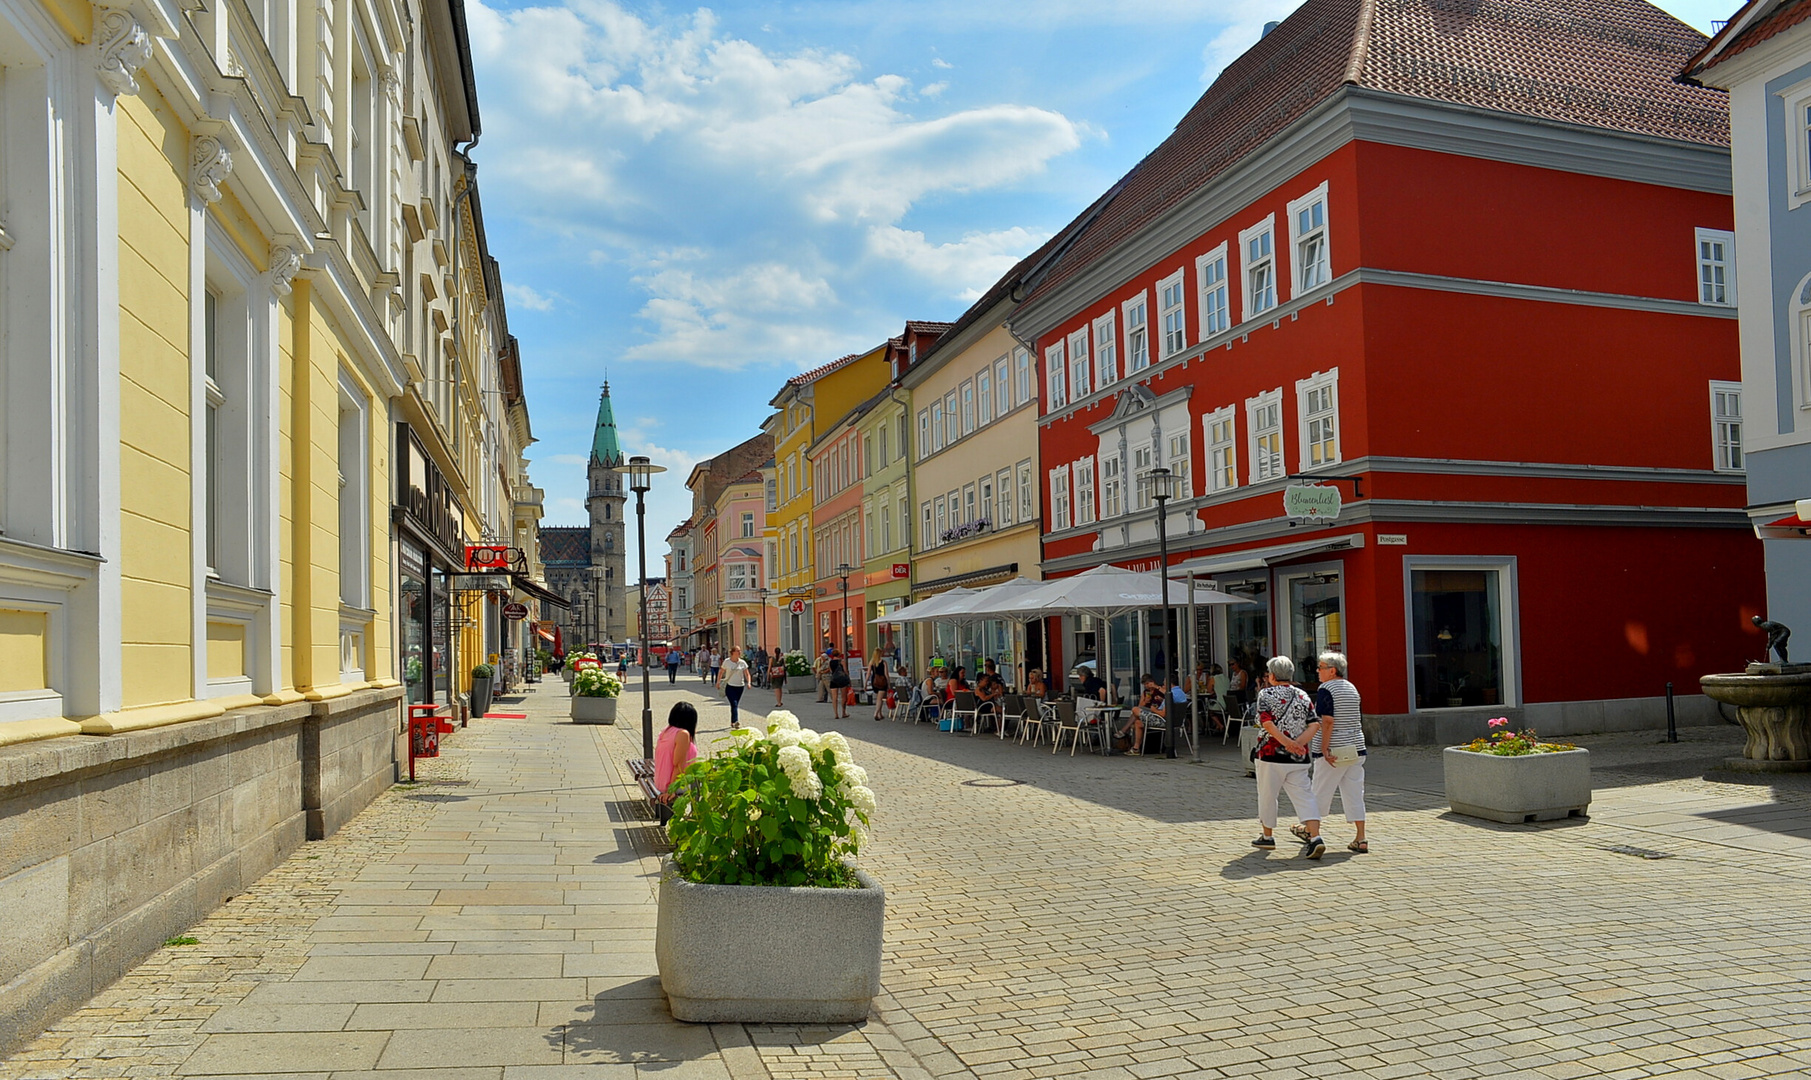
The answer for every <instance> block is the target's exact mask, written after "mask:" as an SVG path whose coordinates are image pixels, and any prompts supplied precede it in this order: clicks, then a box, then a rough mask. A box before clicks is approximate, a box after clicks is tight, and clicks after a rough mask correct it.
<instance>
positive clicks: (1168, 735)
mask: <svg viewBox="0 0 1811 1080" xmlns="http://www.w3.org/2000/svg"><path fill="white" fill-rule="evenodd" d="M1174 481H1175V477H1174V475H1173V474H1171V472H1170V470H1168V469H1166V468H1163V467H1162V466H1158V467H1157V468H1155V469H1152V470H1151V471H1149V472H1147V473H1145V474H1144V475H1143V476H1141V477H1139V478H1138V482H1139V483H1140V484H1143V485H1144V486H1145V487H1146V489H1147V490H1149V491H1150V493H1151V498H1152V500H1154V501H1155V502H1156V503H1157V578H1158V582H1159V584H1158V586H1157V588H1158V590H1159V591H1160V592H1161V593H1162V594H1163V714H1164V715H1165V716H1166V717H1169V722H1167V723H1165V724H1164V725H1163V756H1164V757H1167V758H1174V757H1175V756H1176V724H1177V723H1178V722H1179V721H1180V720H1181V717H1179V716H1173V715H1171V714H1172V713H1174V712H1175V711H1176V703H1175V701H1174V697H1175V695H1174V693H1173V692H1172V691H1173V690H1174V688H1175V686H1176V643H1175V641H1174V639H1173V635H1172V634H1171V633H1170V541H1169V536H1168V534H1167V532H1166V530H1165V525H1166V518H1165V514H1164V505H1163V504H1164V503H1166V502H1168V501H1169V500H1170V499H1172V498H1174V497H1175V494H1176V492H1175V489H1174V487H1173V486H1172V485H1173V483H1174Z"/></svg>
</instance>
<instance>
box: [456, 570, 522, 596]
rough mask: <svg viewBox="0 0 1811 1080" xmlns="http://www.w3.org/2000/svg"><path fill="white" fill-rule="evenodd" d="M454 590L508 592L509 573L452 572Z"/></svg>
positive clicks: (509, 583)
mask: <svg viewBox="0 0 1811 1080" xmlns="http://www.w3.org/2000/svg"><path fill="white" fill-rule="evenodd" d="M449 576H450V577H451V578H452V583H453V591H454V592H508V591H509V589H510V586H511V584H512V583H511V581H510V578H509V575H508V574H452V575H449Z"/></svg>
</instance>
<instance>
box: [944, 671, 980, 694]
mask: <svg viewBox="0 0 1811 1080" xmlns="http://www.w3.org/2000/svg"><path fill="white" fill-rule="evenodd" d="M972 689H974V688H973V687H971V686H969V685H968V669H967V668H963V667H958V668H957V669H956V674H954V675H952V676H951V677H950V681H949V684H948V685H946V686H945V687H944V688H943V699H944V700H945V701H954V700H956V695H957V694H966V693H968V692H969V691H971V690H972Z"/></svg>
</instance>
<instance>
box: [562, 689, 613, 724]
mask: <svg viewBox="0 0 1811 1080" xmlns="http://www.w3.org/2000/svg"><path fill="white" fill-rule="evenodd" d="M572 722H573V723H575V724H614V723H616V699H615V698H613V697H586V696H585V695H583V694H574V695H572Z"/></svg>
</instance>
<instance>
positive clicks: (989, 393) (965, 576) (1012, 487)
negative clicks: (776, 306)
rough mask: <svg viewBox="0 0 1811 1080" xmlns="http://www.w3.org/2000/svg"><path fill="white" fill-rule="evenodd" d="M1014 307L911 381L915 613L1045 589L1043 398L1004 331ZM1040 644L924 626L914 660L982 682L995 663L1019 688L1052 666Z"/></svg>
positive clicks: (974, 314) (1019, 636) (924, 365)
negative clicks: (981, 672)
mask: <svg viewBox="0 0 1811 1080" xmlns="http://www.w3.org/2000/svg"><path fill="white" fill-rule="evenodd" d="M999 291H1000V290H996V292H999ZM1011 307H1012V301H1011V299H1010V297H1009V295H1006V294H1004V293H1002V294H1001V295H999V296H998V298H997V299H992V300H989V299H988V298H983V303H982V304H978V305H977V306H976V307H975V308H971V309H970V310H969V311H968V312H967V313H966V314H964V315H963V317H962V319H961V320H959V321H958V322H957V323H956V324H955V326H954V327H953V328H951V329H950V330H949V331H948V332H947V333H945V334H943V336H942V337H941V338H939V339H938V340H937V342H936V344H935V345H934V346H933V347H932V348H931V349H930V350H929V351H928V352H927V353H923V354H921V355H919V356H918V358H917V361H916V362H915V363H913V364H912V365H911V366H910V367H908V368H907V369H906V371H905V373H904V374H903V376H902V377H901V380H900V381H901V383H902V384H903V385H904V386H905V387H906V389H907V390H908V391H909V392H910V393H911V405H910V408H911V412H912V420H911V426H912V433H913V443H912V458H913V460H912V477H911V484H912V497H913V499H914V500H915V502H916V506H915V507H914V520H913V524H912V540H913V550H912V599H913V600H914V601H919V600H924V599H927V598H929V597H931V596H934V595H936V594H937V593H940V592H942V591H944V590H946V589H950V588H953V587H955V586H958V585H961V586H966V587H969V588H979V587H983V586H987V585H996V584H998V583H1000V582H1002V581H1006V580H1008V579H1010V578H1014V577H1027V578H1032V579H1034V580H1036V579H1038V578H1039V577H1041V575H1040V573H1039V569H1038V564H1039V560H1040V558H1041V548H1040V546H1039V540H1040V535H1041V532H1042V529H1041V526H1040V521H1041V517H1040V504H1039V499H1038V488H1037V479H1036V478H1037V446H1038V433H1037V400H1038V388H1037V379H1036V374H1035V372H1034V371H1033V369H1032V366H1031V355H1030V353H1029V352H1028V351H1027V350H1026V349H1025V348H1024V347H1023V346H1022V345H1020V344H1019V343H1018V342H1017V341H1016V340H1015V339H1014V338H1013V336H1012V333H1011V332H1010V331H1009V330H1008V329H1007V327H1006V325H1005V321H1004V320H1005V317H1006V315H1007V314H1008V313H1009V312H1010V310H1011ZM933 635H934V636H933ZM1031 635H1032V636H1031V637H1030V639H1029V640H1027V639H1026V638H1025V637H1024V631H1023V629H1022V628H1021V627H1020V626H1019V625H1018V624H1017V623H1014V622H1012V621H1010V620H993V621H989V622H985V623H980V624H977V625H973V626H964V627H960V628H956V627H952V626H951V625H950V624H947V623H942V624H936V625H935V626H933V625H932V624H927V623H918V624H915V627H914V630H913V634H912V642H913V644H912V651H913V653H914V658H915V660H916V662H917V664H918V666H919V668H920V669H922V667H923V665H924V663H925V662H926V661H927V660H928V659H929V658H930V657H932V656H940V657H943V658H944V660H945V662H946V663H948V664H952V665H953V664H962V665H965V666H967V667H968V668H969V670H970V672H971V673H972V672H973V671H974V670H975V668H976V665H977V664H978V663H979V661H981V660H982V659H993V660H996V661H998V662H999V663H1000V664H1001V668H1002V671H1006V670H1007V669H1009V668H1010V669H1011V671H1012V675H1013V677H1014V679H1015V680H1016V679H1017V678H1018V677H1020V676H1021V675H1022V671H1021V669H1022V667H1023V666H1024V664H1025V662H1026V660H1027V658H1029V660H1030V662H1031V663H1032V664H1034V665H1036V664H1039V663H1040V661H1041V657H1042V642H1041V639H1040V638H1039V636H1038V630H1037V627H1036V624H1033V627H1032V630H1031Z"/></svg>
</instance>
